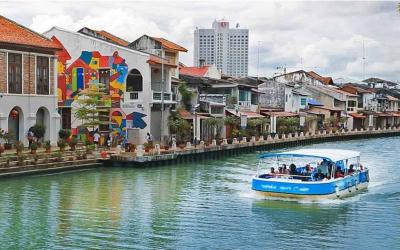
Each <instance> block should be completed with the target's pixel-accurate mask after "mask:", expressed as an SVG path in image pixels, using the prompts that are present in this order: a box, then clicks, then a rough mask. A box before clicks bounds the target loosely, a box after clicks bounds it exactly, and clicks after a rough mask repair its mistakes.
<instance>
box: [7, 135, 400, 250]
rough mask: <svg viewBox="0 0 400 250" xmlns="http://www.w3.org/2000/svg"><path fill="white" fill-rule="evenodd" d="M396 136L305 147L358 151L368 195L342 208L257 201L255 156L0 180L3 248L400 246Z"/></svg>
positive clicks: (335, 204)
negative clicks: (253, 179)
mask: <svg viewBox="0 0 400 250" xmlns="http://www.w3.org/2000/svg"><path fill="white" fill-rule="evenodd" d="M399 144H400V138H383V139H370V140H354V141H348V142H339V143H325V144H316V145H311V146H308V147H317V148H321V147H324V148H342V149H343V148H344V149H356V150H359V151H361V152H362V162H363V163H364V165H366V166H368V167H369V168H370V176H371V183H370V188H369V190H368V192H366V193H363V194H360V195H358V196H355V197H352V198H349V199H346V200H339V201H332V202H324V203H298V202H288V201H270V200H261V199H259V198H258V197H256V196H255V195H254V193H253V192H252V191H251V189H250V182H251V176H252V175H253V174H254V173H255V170H256V162H257V160H256V153H254V154H243V155H240V156H238V157H234V158H229V159H225V160H218V161H204V162H199V163H197V164H188V165H178V166H164V167H152V168H147V169H146V168H140V169H134V168H102V169H95V170H88V171H80V172H70V173H62V174H56V175H44V176H31V177H18V178H10V179H1V180H0V248H1V249H82V248H83V249H88V248H90V249H154V248H156V249H188V248H195V249H253V248H261V249H290V248H296V249H323V248H338V249H339V248H340V249H342V248H351V249H366V248H369V249H394V248H398V249H399V248H400V173H399V171H400V170H399V166H398V165H399V164H398V160H397V158H398V157H399V155H400V147H399Z"/></svg>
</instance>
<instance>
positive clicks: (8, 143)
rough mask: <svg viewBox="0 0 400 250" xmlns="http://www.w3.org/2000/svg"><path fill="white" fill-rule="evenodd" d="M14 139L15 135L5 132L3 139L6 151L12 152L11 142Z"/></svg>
mask: <svg viewBox="0 0 400 250" xmlns="http://www.w3.org/2000/svg"><path fill="white" fill-rule="evenodd" d="M12 138H13V134H12V132H11V131H8V132H5V133H4V135H3V139H4V141H5V142H4V149H5V150H10V149H12V144H11V140H12Z"/></svg>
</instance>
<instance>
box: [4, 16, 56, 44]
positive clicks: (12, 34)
mask: <svg viewBox="0 0 400 250" xmlns="http://www.w3.org/2000/svg"><path fill="white" fill-rule="evenodd" d="M0 43H6V44H14V45H15V44H17V45H22V46H26V47H33V48H44V49H50V50H60V49H62V48H61V47H60V46H59V45H58V44H56V43H54V42H53V41H51V40H50V39H48V38H47V37H45V36H42V35H41V34H39V33H36V32H35V31H33V30H31V29H28V28H27V27H25V26H22V25H20V24H18V23H16V22H14V21H11V20H10V19H8V18H5V17H4V16H1V15H0Z"/></svg>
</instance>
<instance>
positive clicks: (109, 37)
mask: <svg viewBox="0 0 400 250" xmlns="http://www.w3.org/2000/svg"><path fill="white" fill-rule="evenodd" d="M78 32H79V33H81V34H85V35H89V36H93V37H96V38H99V39H102V40H105V41H108V42H112V43H115V44H118V45H121V46H125V47H126V46H128V45H129V42H128V41H126V40H124V39H122V38H120V37H117V36H115V35H113V34H111V33H109V32H107V31H105V30H93V29H89V28H87V27H83V28H82V29H80V30H78Z"/></svg>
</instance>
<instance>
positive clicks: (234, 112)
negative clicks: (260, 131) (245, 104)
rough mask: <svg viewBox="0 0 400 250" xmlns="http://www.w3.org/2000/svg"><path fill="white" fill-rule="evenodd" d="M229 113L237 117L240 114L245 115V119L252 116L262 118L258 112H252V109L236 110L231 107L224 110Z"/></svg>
mask: <svg viewBox="0 0 400 250" xmlns="http://www.w3.org/2000/svg"><path fill="white" fill-rule="evenodd" d="M226 111H227V112H228V113H229V114H232V115H235V116H237V117H240V116H241V115H245V116H247V119H252V118H264V116H263V115H260V114H259V113H256V112H252V111H236V110H233V109H227V110H226Z"/></svg>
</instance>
